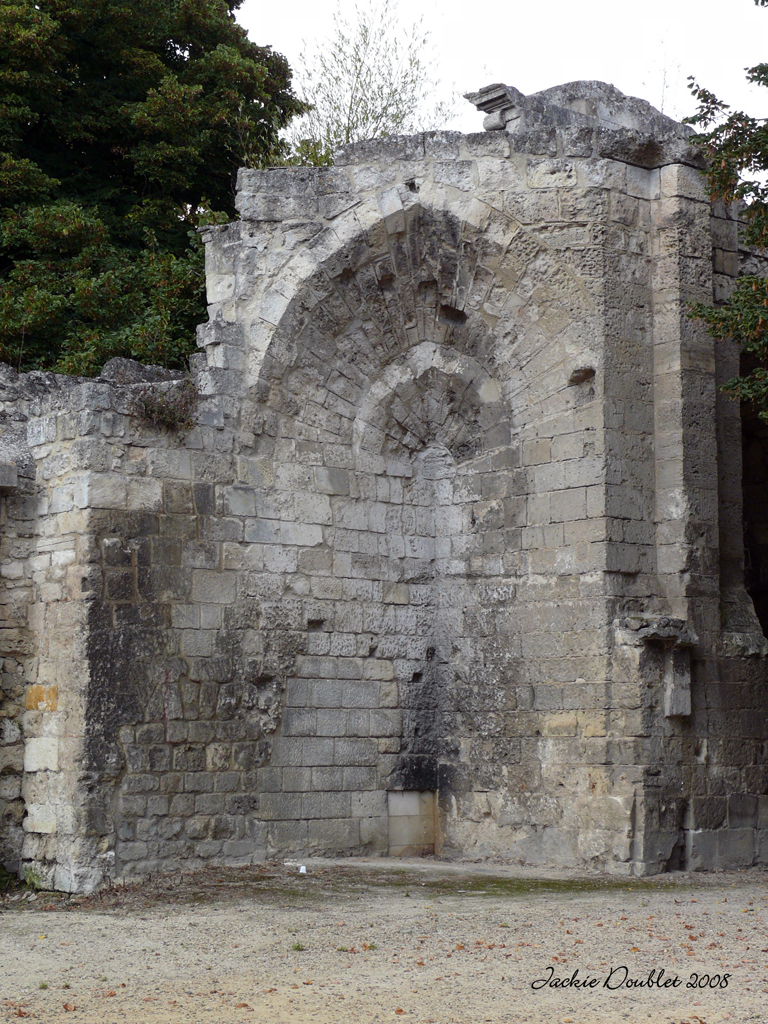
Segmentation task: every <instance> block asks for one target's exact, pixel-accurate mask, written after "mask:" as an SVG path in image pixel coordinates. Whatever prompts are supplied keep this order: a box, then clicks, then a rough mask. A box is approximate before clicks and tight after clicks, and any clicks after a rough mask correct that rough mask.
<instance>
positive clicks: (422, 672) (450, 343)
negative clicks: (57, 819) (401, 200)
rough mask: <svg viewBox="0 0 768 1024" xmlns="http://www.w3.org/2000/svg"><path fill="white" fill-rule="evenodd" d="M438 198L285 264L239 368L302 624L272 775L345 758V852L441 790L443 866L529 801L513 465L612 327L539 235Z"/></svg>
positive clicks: (355, 215) (311, 842)
mask: <svg viewBox="0 0 768 1024" xmlns="http://www.w3.org/2000/svg"><path fill="white" fill-rule="evenodd" d="M424 191H425V192H427V193H428V194H426V195H425V194H423V193H419V192H414V193H410V189H408V188H407V187H406V189H405V190H401V194H404V197H405V201H406V202H405V207H404V209H402V210H400V211H398V212H397V213H394V214H391V215H388V214H387V213H386V208H384V209H382V208H381V205H382V204H381V203H379V204H378V205H374V202H373V200H368V201H364V202H363V203H362V204H361V206H362V209H361V208H360V206H357V207H355V208H354V209H353V210H352V211H350V212H349V213H348V214H347V215H346V217H343V218H339V219H338V220H337V221H336V222H334V225H333V227H332V228H326V229H322V230H321V231H319V232H318V233H317V235H315V236H314V238H313V241H314V245H315V248H316V249H317V250H318V251H319V252H320V254H321V255H320V257H319V258H318V259H317V260H310V259H308V256H307V251H306V250H303V249H302V250H301V251H299V252H298V253H297V254H296V255H295V256H294V257H293V259H291V260H288V261H286V263H285V265H284V267H283V268H282V270H281V273H280V281H279V283H278V285H277V286H276V287H277V289H279V290H278V291H277V292H276V291H274V290H273V291H272V292H271V293H268V294H266V295H261V296H259V297H258V304H257V302H256V301H254V302H252V303H250V305H249V300H248V298H247V296H245V295H243V296H242V299H241V302H242V303H243V304H244V305H243V307H242V308H243V309H244V308H245V307H246V306H247V307H248V312H247V313H245V312H243V313H241V319H245V320H246V321H247V320H248V318H249V317H250V318H251V319H250V323H251V329H252V331H253V332H254V333H255V334H257V335H258V336H259V338H260V339H261V340H260V342H259V344H257V345H252V346H251V348H250V360H249V365H248V371H247V379H248V384H249V385H250V388H251V394H252V395H253V396H254V397H255V398H256V405H257V408H258V409H259V415H258V417H257V419H258V420H259V429H260V431H261V433H260V436H259V438H258V442H257V446H256V452H257V455H258V456H259V462H260V467H261V469H260V472H261V474H262V477H263V478H264V479H269V480H270V482H271V487H270V496H269V499H268V500H269V502H270V503H271V507H272V509H273V512H272V513H270V514H272V515H274V517H275V518H274V520H273V524H274V525H273V528H274V530H275V532H277V530H278V529H279V531H280V536H281V538H283V539H284V540H286V539H290V542H292V543H295V544H296V545H297V547H296V548H295V549H294V550H295V552H296V554H295V559H296V561H295V565H294V564H291V565H290V566H289V567H288V568H289V570H290V571H291V572H292V573H295V575H293V577H292V578H293V583H292V584H291V587H293V589H294V591H295V592H296V596H298V597H300V598H301V600H302V601H303V606H304V609H305V618H306V621H307V629H308V631H307V655H306V656H300V657H299V658H298V662H297V674H296V676H295V677H294V678H291V679H288V681H287V684H286V690H285V710H284V714H283V719H282V722H281V725H280V728H279V735H278V736H277V737H276V741H275V747H274V756H273V760H272V765H273V767H275V768H278V769H279V768H280V766H289V765H297V764H299V763H303V764H304V765H305V767H310V766H311V767H312V769H313V771H316V772H317V773H318V778H320V777H321V775H320V773H321V772H322V771H323V770H326V771H327V774H328V778H330V777H331V772H332V769H333V767H342V768H343V767H344V766H343V765H341V766H339V765H334V764H333V763H326V762H337V761H338V760H339V759H340V757H339V750H340V749H342V750H343V749H346V748H348V749H349V758H350V762H354V770H353V765H352V763H350V765H349V767H348V768H344V770H343V771H342V772H341V778H340V780H338V779H337V780H335V781H334V785H336V784H339V785H340V786H341V789H340V790H339V791H338V800H339V804H340V806H346V804H345V803H344V800H345V798H346V797H347V796H348V795H349V796H351V798H352V799H353V800H355V799H362V798H363V797H364V798H365V800H367V801H368V802H369V806H370V809H371V813H370V814H369V815H368V816H367V817H366V818H365V819H364V820H365V822H366V823H367V824H365V825H363V826H362V832H361V833H360V834H359V839H358V838H357V836H358V833H357V832H356V831H355V826H356V824H357V823H355V822H354V821H347V822H345V823H344V827H343V828H342V830H341V831H342V833H343V835H344V836H346V834H347V831H349V837H348V839H347V845H348V846H349V845H351V846H353V847H354V848H362V849H369V850H370V849H375V850H379V851H382V850H386V848H387V835H386V806H385V804H384V802H383V801H384V799H385V797H386V793H387V791H391V790H400V789H404V790H416V791H424V790H428V791H437V792H438V793H439V796H440V803H441V808H442V812H443V814H442V822H443V829H444V840H445V842H446V843H447V844H448V848H450V847H451V846H454V847H455V848H456V849H463V850H465V851H466V850H467V849H469V848H472V845H473V843H474V844H477V843H479V844H480V846H479V847H478V848H481V849H483V850H484V851H485V852H489V850H490V849H493V850H499V849H501V848H502V847H503V840H502V843H501V846H500V845H499V839H498V837H496V838H495V839H491V840H489V839H488V835H487V834H486V833H484V832H483V830H482V829H481V830H478V829H477V828H476V827H475V826H474V825H473V826H471V827H470V829H467V828H466V819H467V817H468V816H469V817H476V816H477V813H480V814H481V815H486V814H487V816H488V818H489V819H492V820H493V824H494V828H495V827H496V825H497V824H498V820H499V815H500V814H501V816H502V818H503V806H504V805H505V803H507V802H508V794H509V793H510V792H514V793H519V792H520V790H521V789H526V790H527V789H528V788H530V779H529V773H530V765H525V766H524V765H523V763H522V762H523V754H522V746H523V744H522V740H521V736H520V728H519V721H518V719H517V715H518V693H519V691H518V684H519V683H520V682H521V679H520V673H519V671H518V667H519V663H520V659H521V631H520V624H519V621H518V619H517V615H516V611H517V610H519V606H518V602H517V600H516V591H517V589H518V587H519V586H520V585H521V584H522V586H523V587H525V586H526V580H527V578H528V577H529V575H530V574H531V572H532V571H533V570H532V569H531V566H530V565H529V562H528V560H527V556H526V552H524V550H523V544H522V535H523V531H524V530H526V529H531V528H532V526H533V525H535V523H536V513H535V511H534V512H533V513H532V512H531V511H530V509H529V498H530V496H531V494H532V493H533V491H534V488H533V487H532V479H531V475H532V473H531V469H530V468H526V467H525V466H524V464H523V459H522V452H521V447H522V443H523V438H525V442H526V443H531V441H532V440H533V441H534V443H535V440H534V439H535V427H534V424H535V423H536V422H538V421H540V420H541V419H542V417H543V416H546V415H547V412H548V410H549V409H550V408H554V407H555V405H556V404H557V403H560V404H562V401H563V393H564V391H565V390H566V389H567V387H568V384H569V379H570V377H571V376H572V374H573V371H574V369H575V368H578V367H579V366H584V365H589V366H591V367H592V368H594V367H595V366H596V365H597V366H599V364H600V352H599V351H596V344H597V342H599V337H600V332H599V329H598V326H597V323H596V322H594V321H595V310H594V304H593V302H592V299H591V298H590V296H589V294H588V292H587V290H586V289H585V288H584V286H583V284H582V282H580V280H579V279H578V277H577V276H576V275H575V274H574V272H573V271H572V270H571V269H570V268H569V267H567V266H566V265H564V264H563V263H562V261H561V260H560V259H558V258H557V254H556V253H555V252H553V251H552V250H551V249H550V248H549V247H548V246H547V245H546V244H545V243H544V242H543V241H542V240H540V239H539V238H537V237H536V236H535V235H534V234H533V233H531V232H529V231H527V230H526V229H525V228H524V227H523V226H521V225H520V224H519V223H518V222H516V221H515V220H514V219H512V218H510V217H507V216H505V215H504V214H503V213H501V212H499V211H497V210H494V209H493V208H491V207H489V206H487V205H484V204H480V203H467V204H465V205H464V206H462V204H460V203H459V204H457V202H456V198H455V196H453V195H450V194H448V193H447V192H446V190H444V189H440V188H437V187H433V188H432V189H431V191H429V190H426V189H425V190H424ZM409 193H410V196H411V199H410V201H409ZM362 223H364V224H366V229H365V230H364V231H363V230H361V228H360V225H361V224H362ZM310 251H312V250H310ZM276 311H279V312H276ZM271 321H275V322H274V323H272V322H271ZM586 338H590V339H591V345H590V346H589V347H587V345H586V344H585V339H586ZM572 390H573V389H572ZM580 398H581V396H580V395H579V394H578V393H576V392H575V391H574V392H573V396H572V397H571V396H570V394H568V395H567V396H566V400H570V401H572V402H578V401H579V400H580ZM532 428H533V429H532ZM278 520H279V525H278ZM534 575H535V573H534ZM278 605H279V602H278ZM267 614H268V616H270V617H271V619H272V620H273V621H274V618H275V616H276V615H277V616H279V611H276V610H275V608H274V607H273V608H272V610H270V611H269V612H268V613H267ZM355 677H359V678H355ZM331 745H333V749H332V746H331ZM343 759H344V754H342V755H341V760H342V761H343ZM318 760H319V761H320V762H321V763H318V764H315V762H316V761H318ZM363 777H364V782H365V786H366V787H372V790H371V791H368V792H367V795H366V793H365V792H364V793H360V792H359V791H358V789H357V787H358V785H360V784H361V779H363ZM489 794H492V795H493V797H492V799H493V800H494V801H495V805H494V810H493V812H491V811H490V810H487V811H486V810H484V809H483V808H488V807H490V804H489V803H488V800H489ZM478 807H480V808H481V810H480V812H478V811H477V808H478ZM340 816H341V815H340ZM347 826H348V828H347ZM335 828H336V829H338V828H339V823H338V822H337V824H336V826H335ZM353 833H354V834H353ZM301 834H302V836H303V835H304V833H303V831H302V832H301ZM301 842H302V843H303V847H302V848H307V845H308V848H309V849H321V848H327V847H328V844H329V842H330V837H329V835H328V834H326V833H325V832H323V831H322V830H321V831H319V832H318V831H317V830H316V831H315V833H314V838H313V836H312V835H310V837H309V839H307V838H303V839H302V840H301ZM489 842H490V843H491V846H490V847H489V846H488V843H489ZM484 844H485V845H484Z"/></svg>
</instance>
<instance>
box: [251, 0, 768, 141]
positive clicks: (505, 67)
mask: <svg viewBox="0 0 768 1024" xmlns="http://www.w3.org/2000/svg"><path fill="white" fill-rule="evenodd" d="M360 2H361V3H363V4H365V2H366V0H360ZM369 2H370V0H369ZM340 4H341V9H342V11H343V13H344V14H345V15H346V16H347V17H350V16H351V17H354V8H355V2H354V0H340ZM335 8H336V0H284V2H283V3H276V2H275V0H268V2H266V0H245V2H244V3H243V5H242V7H241V8H240V11H239V12H238V21H239V22H240V23H241V24H242V25H243V26H244V27H245V28H246V29H247V30H248V34H249V36H250V38H251V39H252V40H253V42H255V43H258V44H259V45H261V46H265V45H271V46H272V47H273V48H274V49H275V50H277V51H278V52H279V53H282V54H284V55H285V56H286V57H287V58H288V62H289V63H290V64H291V65H292V66H294V65H295V64H296V60H297V57H298V54H299V52H300V51H301V49H302V42H303V41H304V40H306V41H307V43H311V42H312V40H314V39H317V38H323V37H327V36H328V35H329V34H331V32H332V28H333V25H332V14H333V12H334V10H335ZM399 12H400V17H399V20H400V22H401V24H403V25H411V24H413V22H414V21H417V20H418V19H419V18H421V17H423V19H424V22H423V23H424V27H425V28H426V29H428V30H429V32H430V40H431V43H432V45H433V55H434V66H435V69H436V77H438V78H439V79H440V80H441V83H442V88H443V90H444V94H445V96H449V95H450V92H451V87H453V89H454V90H456V91H458V92H459V93H464V92H469V91H471V90H476V89H479V88H481V87H482V86H484V85H489V84H490V83H491V82H504V83H506V84H507V85H513V86H515V87H516V88H518V89H520V90H521V91H522V92H524V93H532V92H536V91H538V90H539V89H546V88H548V87H549V86H553V85H559V84H561V83H563V82H571V81H574V80H576V79H598V80H601V81H605V82H610V83H612V84H613V85H615V86H617V88H619V89H620V90H621V91H622V92H624V93H627V94H629V95H633V96H640V97H642V98H643V99H646V100H648V101H649V102H650V103H652V104H653V105H654V106H656V107H659V108H661V109H663V110H664V113H666V114H669V115H670V116H672V117H677V118H681V117H685V116H686V115H687V114H690V113H693V109H694V104H693V103H692V100H691V97H690V95H689V93H688V91H687V78H688V75H694V76H695V77H696V78H697V80H698V81H699V82H700V83H701V84H702V85H705V86H706V87H707V88H709V89H711V90H712V91H713V92H715V93H716V94H717V95H718V96H719V98H720V99H722V100H724V101H725V102H727V103H730V104H731V106H732V107H734V108H737V109H743V110H746V111H747V112H748V113H751V114H754V115H755V116H758V117H760V116H768V89H761V88H758V87H755V86H748V85H747V83H746V82H745V79H744V70H743V69H744V68H745V67H752V66H753V65H755V64H758V63H760V61H766V62H768V46H767V45H766V43H767V42H768V8H765V9H763V8H759V7H755V6H754V3H753V0H633V2H627V0H538V3H537V2H536V0H504V2H501V0H485V2H483V3H478V4H477V6H476V7H475V6H474V4H468V3H467V2H466V0H462V2H459V0H440V2H438V3H436V2H435V0H400V3H399ZM464 108H466V109H464ZM457 109H458V111H459V116H458V118H457V119H456V121H454V122H453V123H452V124H451V125H450V127H452V128H455V129H457V130H460V131H481V130H482V115H481V114H479V113H478V112H477V111H475V109H474V108H473V107H471V106H470V105H469V104H468V103H467V102H466V100H460V101H459V103H458V108H457Z"/></svg>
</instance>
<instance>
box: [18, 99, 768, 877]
mask: <svg viewBox="0 0 768 1024" xmlns="http://www.w3.org/2000/svg"><path fill="white" fill-rule="evenodd" d="M471 98H472V100H473V102H475V104H476V105H477V106H478V107H479V109H481V110H482V111H483V112H484V113H485V114H486V121H485V126H486V128H487V129H488V130H487V132H485V133H482V134H478V135H466V136H465V135H460V134H450V133H430V134H425V135H419V136H415V137H413V138H390V139H387V140H384V141H382V142H375V143H373V142H372V143H364V144H360V145H356V146H353V147H349V148H348V149H346V150H344V151H342V152H341V153H340V154H338V156H337V161H336V164H335V166H333V167H329V168H319V169H316V168H277V169H273V170H268V171H252V170H244V171H242V172H241V174H240V178H239V183H238V187H239V193H238V208H239V211H240V214H241V219H240V221H238V222H237V223H234V224H230V225H227V226H225V227H220V228H212V229H208V230H207V231H206V244H207V277H208V293H209V301H210V322H209V323H208V324H206V325H205V326H204V327H202V328H201V329H200V345H201V347H202V348H204V349H205V355H204V356H202V355H201V356H200V357H198V362H197V363H196V366H195V371H194V375H195V381H196V384H197V387H198V390H199V393H200V395H201V400H200V403H199V406H198V416H197V425H196V426H195V427H194V429H191V430H189V431H188V432H186V433H184V432H178V433H172V432H168V431H163V430H160V429H154V428H152V427H150V426H148V425H147V423H146V422H144V421H142V418H141V417H140V416H138V415H137V414H136V408H137V404H136V395H137V393H141V392H142V389H147V388H150V389H152V390H154V391H156V392H160V393H163V394H165V395H166V396H167V400H168V401H169V402H171V404H172V402H173V394H174V393H175V392H176V391H177V390H178V388H179V386H180V385H179V384H178V382H175V381H173V380H162V381H160V382H156V383H151V375H149V377H147V380H150V383H149V384H148V383H146V381H142V376H141V372H136V371H135V368H132V367H131V366H130V365H129V364H127V363H125V362H123V363H117V364H114V365H111V366H109V367H108V368H107V370H106V371H105V375H104V376H103V377H102V378H100V379H99V380H97V381H68V380H67V379H66V378H60V377H58V378H57V377H53V376H52V375H40V374H38V375H28V376H27V377H24V378H17V377H16V376H15V375H14V374H13V373H12V372H11V371H8V372H7V373H6V376H5V378H4V380H5V384H4V388H5V392H6V393H5V394H3V395H0V398H2V399H3V401H4V403H5V404H4V408H5V409H6V412H7V414H8V415H9V416H15V417H16V418H17V420H21V419H22V418H24V417H26V418H27V422H26V427H27V444H26V446H24V445H22V443H21V441H20V439H19V437H18V436H17V435H14V436H16V441H15V443H16V445H17V448H16V449H14V451H15V452H16V456H15V457H14V458H9V457H8V456H5V457H6V458H7V460H8V463H9V469H8V472H9V476H8V477H7V478H6V477H3V478H2V480H3V481H7V484H8V485H9V486H11V488H12V489H10V490H8V491H6V492H5V493H6V496H5V497H4V498H3V525H2V529H3V534H2V548H1V549H0V555H1V556H2V557H1V561H2V576H3V584H4V586H5V590H4V593H3V598H2V601H3V609H4V614H5V616H6V622H5V623H4V626H3V631H2V634H0V635H2V637H3V640H4V644H5V646H4V650H3V652H2V654H3V657H4V659H5V660H4V662H3V676H2V680H3V682H2V686H3V699H4V704H3V705H2V710H1V711H0V714H2V715H3V716H4V717H3V719H2V727H3V730H2V737H3V743H4V745H3V746H0V785H1V786H2V788H0V800H4V801H5V804H4V807H5V811H4V812H3V814H4V817H3V833H2V844H3V845H2V848H1V850H2V856H3V858H4V859H5V862H6V863H8V864H9V865H10V866H11V867H14V868H17V867H21V869H22V870H23V869H24V868H26V869H27V870H32V871H34V872H35V873H36V874H37V875H38V876H39V877H40V879H41V880H42V881H43V882H44V883H45V884H51V885H55V886H56V887H58V888H62V889H69V890H83V889H90V888H92V887H94V886H96V885H98V884H99V883H100V882H101V881H103V880H105V879H109V878H115V877H126V876H131V875H138V874H141V873H145V872H147V871H149V870H162V869H167V870H173V869H178V868H179V867H180V866H194V865H198V864H201V863H204V862H216V863H250V862H252V861H254V860H259V859H263V858H265V857H271V856H281V857H282V856H288V855H302V854H312V853H315V854H319V853H323V854H363V853H365V854H385V853H387V852H392V853H404V852H405V853H407V852H417V851H421V852H426V851H431V850H433V849H434V850H435V851H436V852H437V853H438V854H442V855H443V856H449V857H458V856H463V857H473V858H474V857H499V858H503V859H512V860H519V861H524V862H526V863H529V864H549V865H561V866H578V865H585V864H592V865H600V866H603V867H606V868H608V869H609V870H611V871H614V872H619V873H631V872H634V873H637V874H643V873H649V872H655V871H662V870H665V869H668V868H674V867H679V866H684V867H688V868H717V867H725V866H739V865H747V864H752V863H767V862H768V768H767V767H766V764H767V762H766V741H767V740H768V733H767V732H766V711H767V710H768V688H766V669H765V658H764V656H765V653H766V649H767V646H768V645H766V641H765V640H764V638H763V634H762V631H761V628H760V623H759V622H758V619H757V617H756V615H755V612H754V609H753V605H752V602H751V600H750V597H749V596H748V594H747V591H746V590H745V587H744V549H743V540H742V487H741V432H740V423H739V410H738V407H737V406H736V405H735V404H734V403H732V402H729V401H728V400H726V399H725V398H723V396H722V395H721V394H719V393H718V391H717V385H718V384H719V383H721V382H722V381H724V380H726V379H728V377H730V376H732V375H733V373H734V372H735V370H736V369H737V366H738V353H737V351H736V349H735V346H734V347H732V348H729V347H728V346H719V345H718V346H717V347H715V345H714V343H713V341H712V340H711V339H710V338H709V337H708V336H707V334H706V333H705V332H704V331H702V330H701V329H700V328H699V327H698V326H696V325H694V324H692V323H691V322H689V321H688V320H687V319H686V315H685V303H686V302H687V301H689V300H704V301H712V299H713V297H714V298H716V299H718V300H720V299H722V298H725V297H727V294H728V290H729V288H730V286H731V283H732V281H733V278H734V277H735V276H736V275H737V274H738V273H739V267H740V261H741V260H743V259H744V258H746V255H747V254H743V253H741V252H740V248H739V240H738V220H737V219H736V214H735V213H734V212H733V211H730V210H724V209H714V210H712V209H711V207H710V204H709V202H708V200H707V197H706V194H705V190H704V185H703V182H702V178H701V176H700V158H699V156H698V154H697V153H696V151H695V150H694V149H692V148H691V146H690V144H689V142H688V137H687V129H685V128H683V127H682V126H680V125H678V124H676V123H674V122H672V121H670V120H669V119H668V118H666V117H664V116H663V115H661V114H659V113H658V112H657V111H655V110H653V109H652V108H651V107H649V106H648V105H647V104H645V103H643V102H642V101H640V100H634V99H629V98H627V97H624V96H622V95H621V94H620V93H618V92H616V90H615V89H613V88H612V87H610V86H606V85H602V84H600V83H584V82H582V83H574V84H572V85H569V86H562V87H558V88H556V89H552V90H548V91H547V92H545V93H540V94H538V95H536V96H532V97H524V96H522V95H521V94H520V93H518V92H517V91H516V90H514V89H511V88H507V87H505V86H492V87H490V88H488V89H485V90H483V91H482V92H481V93H478V94H477V95H475V96H473V97H471ZM749 258H750V259H752V260H753V261H754V260H756V259H757V257H756V256H754V254H753V255H751V256H750V257H749ZM132 374H133V376H132ZM11 392H14V393H15V397H13V396H11ZM9 396H11V397H9ZM11 399H12V400H11ZM11 463H13V464H14V465H16V466H18V484H17V486H16V487H15V488H13V486H12V485H13V483H14V480H13V479H12V475H13V474H12V470H13V465H11ZM1 468H2V467H0V469H1ZM0 482H2V481H0ZM766 518H768V517H766ZM22 700H24V701H25V706H26V710H25V711H23V713H22V704H21V702H22ZM22 751H23V779H22ZM2 806H3V805H2V804H0V809H2ZM22 818H23V820H22Z"/></svg>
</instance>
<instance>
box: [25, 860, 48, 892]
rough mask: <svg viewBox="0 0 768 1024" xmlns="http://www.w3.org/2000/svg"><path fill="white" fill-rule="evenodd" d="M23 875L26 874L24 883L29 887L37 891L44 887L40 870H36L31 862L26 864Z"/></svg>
mask: <svg viewBox="0 0 768 1024" xmlns="http://www.w3.org/2000/svg"><path fill="white" fill-rule="evenodd" d="M22 875H23V876H24V884H25V885H26V886H27V888H28V889H34V890H35V892H37V890H38V889H42V888H43V879H42V876H41V874H40V872H39V871H35V869H34V868H33V867H31V866H30V865H29V864H26V865H25V866H24V870H23V871H22Z"/></svg>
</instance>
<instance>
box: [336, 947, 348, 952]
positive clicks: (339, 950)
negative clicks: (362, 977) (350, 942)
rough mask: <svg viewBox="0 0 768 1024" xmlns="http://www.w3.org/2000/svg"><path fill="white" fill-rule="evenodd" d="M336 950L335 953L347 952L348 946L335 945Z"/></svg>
mask: <svg viewBox="0 0 768 1024" xmlns="http://www.w3.org/2000/svg"><path fill="white" fill-rule="evenodd" d="M336 952H337V953H348V952H349V947H348V946H337V947H336Z"/></svg>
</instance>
